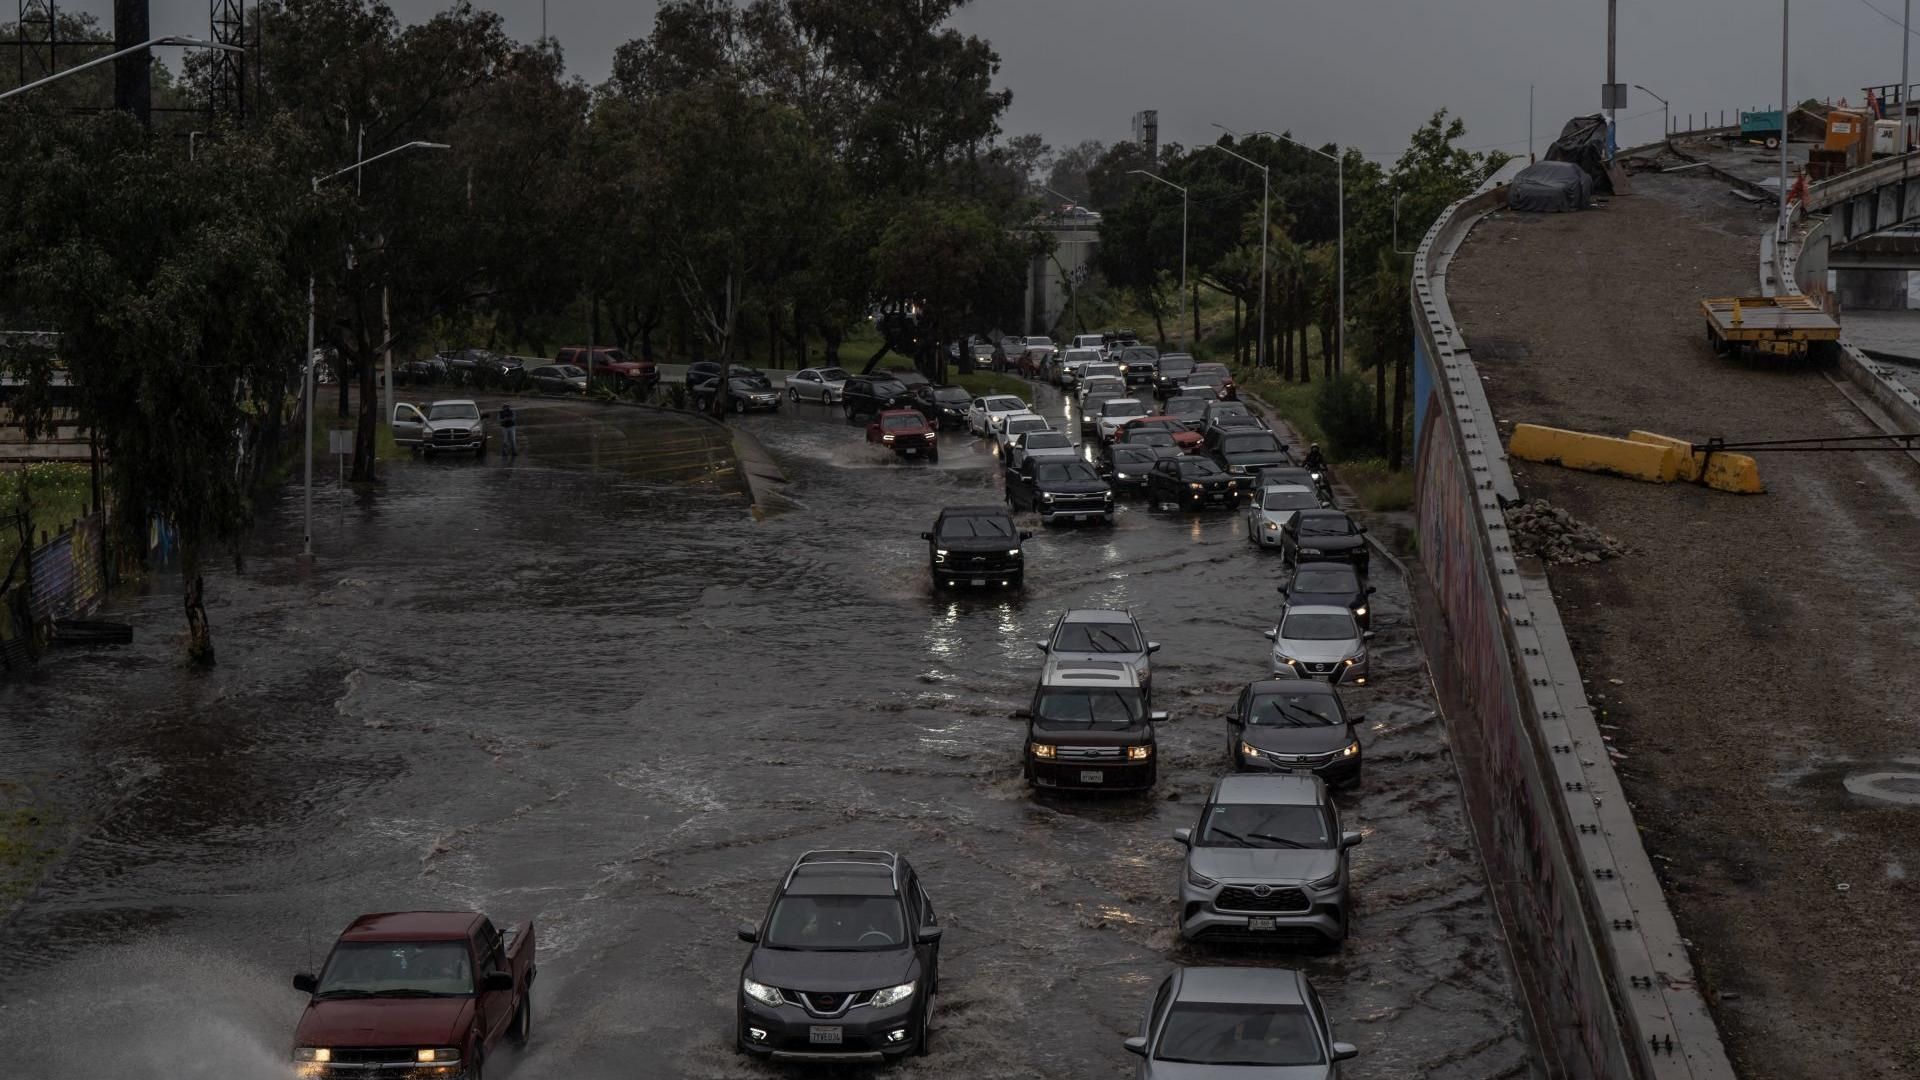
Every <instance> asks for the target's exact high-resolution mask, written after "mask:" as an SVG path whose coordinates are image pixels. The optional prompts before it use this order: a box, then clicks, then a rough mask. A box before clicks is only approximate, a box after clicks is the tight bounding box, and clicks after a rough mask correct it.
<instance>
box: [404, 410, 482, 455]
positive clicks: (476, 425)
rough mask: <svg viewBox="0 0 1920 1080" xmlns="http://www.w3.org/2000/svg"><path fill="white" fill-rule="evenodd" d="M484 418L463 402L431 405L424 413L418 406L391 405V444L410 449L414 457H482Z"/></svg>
mask: <svg viewBox="0 0 1920 1080" xmlns="http://www.w3.org/2000/svg"><path fill="white" fill-rule="evenodd" d="M488 415H489V414H487V413H483V412H481V411H480V406H479V405H478V404H477V403H475V402H473V401H471V400H468V399H465V398H460V399H455V400H452V401H436V402H433V403H432V404H430V405H428V406H427V407H426V410H425V411H424V412H423V411H421V409H420V407H419V406H418V405H413V404H410V403H408V402H405V401H397V402H395V403H394V405H393V441H394V442H395V443H396V444H398V445H400V446H411V447H412V448H413V449H414V451H415V452H416V453H422V454H434V453H439V452H440V451H443V450H448V451H457V450H471V451H473V453H474V454H475V455H477V456H479V457H485V456H486V453H487V424H486V421H487V417H488Z"/></svg>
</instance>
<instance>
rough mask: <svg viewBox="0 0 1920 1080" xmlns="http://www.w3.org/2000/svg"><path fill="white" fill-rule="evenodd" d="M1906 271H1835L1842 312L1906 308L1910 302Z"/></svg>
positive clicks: (1903, 309) (1901, 309) (1902, 309)
mask: <svg viewBox="0 0 1920 1080" xmlns="http://www.w3.org/2000/svg"><path fill="white" fill-rule="evenodd" d="M1909 273H1910V272H1909V271H1906V270H1859V269H1844V268H1843V269H1840V270H1837V271H1835V274H1836V275H1837V277H1838V279H1839V281H1838V284H1839V290H1838V291H1839V294H1840V309H1841V310H1842V311H1905V310H1907V309H1908V307H1910V306H1912V305H1909V304H1908V302H1907V277H1908V274H1909Z"/></svg>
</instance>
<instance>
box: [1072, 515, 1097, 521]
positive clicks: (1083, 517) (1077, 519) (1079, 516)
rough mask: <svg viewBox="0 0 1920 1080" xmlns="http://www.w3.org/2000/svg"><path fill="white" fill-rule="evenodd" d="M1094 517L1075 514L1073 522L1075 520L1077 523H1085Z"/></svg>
mask: <svg viewBox="0 0 1920 1080" xmlns="http://www.w3.org/2000/svg"><path fill="white" fill-rule="evenodd" d="M1092 516H1093V515H1092V514H1075V515H1073V520H1075V521H1085V520H1087V519H1088V518H1090V517H1092Z"/></svg>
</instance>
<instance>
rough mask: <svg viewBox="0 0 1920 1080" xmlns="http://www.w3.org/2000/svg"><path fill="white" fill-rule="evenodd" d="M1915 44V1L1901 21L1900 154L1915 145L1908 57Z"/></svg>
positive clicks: (1909, 0)
mask: <svg viewBox="0 0 1920 1080" xmlns="http://www.w3.org/2000/svg"><path fill="white" fill-rule="evenodd" d="M1912 44H1913V0H1907V5H1906V13H1905V14H1904V15H1903V16H1902V17H1901V20H1900V152H1901V153H1903V154H1904V153H1906V152H1907V148H1908V147H1910V146H1912V145H1913V143H1912V141H1911V140H1910V139H1908V137H1907V88H1908V87H1909V86H1910V85H1911V84H1910V83H1908V82H1907V56H1908V53H1909V52H1910V51H1911V50H1910V48H1909V47H1910V46H1911V45H1912Z"/></svg>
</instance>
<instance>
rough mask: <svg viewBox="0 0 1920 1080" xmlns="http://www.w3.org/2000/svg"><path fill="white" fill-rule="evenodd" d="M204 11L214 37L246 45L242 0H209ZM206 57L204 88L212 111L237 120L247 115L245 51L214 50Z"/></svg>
mask: <svg viewBox="0 0 1920 1080" xmlns="http://www.w3.org/2000/svg"><path fill="white" fill-rule="evenodd" d="M208 14H209V22H210V23H211V29H212V32H213V33H212V37H213V40H214V41H217V42H219V43H220V44H222V45H237V46H240V47H243V48H244V47H246V45H247V4H246V0H209V13H208ZM210 57H211V59H210V65H211V66H210V68H209V71H208V89H209V90H210V92H211V102H210V104H211V106H212V109H213V115H214V116H216V117H219V118H223V119H228V120H231V121H233V122H234V123H236V124H238V123H240V122H242V121H243V120H245V119H246V116H247V57H248V54H247V53H243V52H227V51H225V50H215V51H213V52H212V53H211V54H210Z"/></svg>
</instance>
